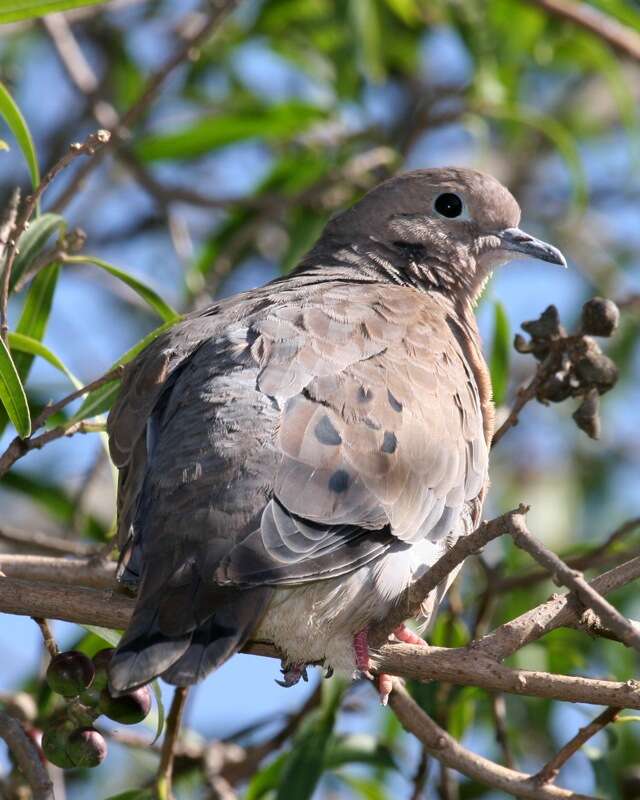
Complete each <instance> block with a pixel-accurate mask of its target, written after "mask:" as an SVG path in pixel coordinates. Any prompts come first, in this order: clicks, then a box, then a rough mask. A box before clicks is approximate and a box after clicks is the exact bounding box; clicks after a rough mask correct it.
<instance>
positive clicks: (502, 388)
mask: <svg viewBox="0 0 640 800" xmlns="http://www.w3.org/2000/svg"><path fill="white" fill-rule="evenodd" d="M510 354H511V333H510V327H509V318H508V317H507V312H506V310H505V307H504V305H503V304H502V303H501V302H500V301H496V302H495V303H494V306H493V341H492V342H491V356H490V358H489V371H490V373H491V385H492V386H493V401H494V403H495V404H496V405H497V406H500V405H502V404H503V403H504V401H505V399H506V396H507V387H508V385H509V358H510Z"/></svg>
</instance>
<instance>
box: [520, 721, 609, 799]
mask: <svg viewBox="0 0 640 800" xmlns="http://www.w3.org/2000/svg"><path fill="white" fill-rule="evenodd" d="M620 711H621V709H620V708H606V709H605V710H604V711H603V712H602V714H599V715H598V716H597V717H596V718H595V719H594V720H592V721H591V722H590V723H589V724H588V725H585V726H584V728H580V730H579V731H578V733H576V735H575V736H574V737H573V739H570V740H569V741H568V742H567V743H566V744H565V746H564V747H563V748H562V749H561V750H559V751H558V752H557V753H556V755H555V756H554V757H553V758H552V759H551V761H549V762H548V763H547V764H545V766H544V767H543V768H542V769H541V770H540V772H538V774H537V775H534V778H533V779H534V780H535V781H538V782H539V783H541V784H544V783H548V782H549V781H553V780H555V778H556V776H557V775H558V773H559V772H560V770H561V769H562V767H563V766H564V765H565V764H566V763H567V761H568V760H569V759H570V758H571V756H573V755H575V754H576V753H577V752H578V750H579V749H580V748H581V747H582V745H583V744H585V743H586V742H588V741H589V739H591V738H592V737H593V736H595V735H596V733H599V732H600V731H601V730H603V728H606V726H607V725H608V724H609V723H610V722H615V720H616V717H617V716H618V714H619V713H620Z"/></svg>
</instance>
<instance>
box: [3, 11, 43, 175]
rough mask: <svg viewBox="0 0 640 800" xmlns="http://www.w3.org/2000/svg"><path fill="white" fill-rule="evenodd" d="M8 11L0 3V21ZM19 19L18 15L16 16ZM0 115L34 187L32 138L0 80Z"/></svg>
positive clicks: (37, 172) (35, 164) (35, 166)
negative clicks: (19, 151)
mask: <svg viewBox="0 0 640 800" xmlns="http://www.w3.org/2000/svg"><path fill="white" fill-rule="evenodd" d="M25 4H26V2H25ZM18 5H20V3H19V2H13V3H11V7H13V6H18ZM7 13H10V11H9V10H8V9H7V5H6V3H3V4H2V8H1V9H0V22H9V19H5V16H6V15H7ZM17 19H20V17H17ZM0 115H2V117H3V118H4V120H5V122H6V123H7V125H8V126H9V129H10V130H11V133H12V134H13V135H14V136H15V138H16V141H17V142H18V145H19V147H20V149H21V150H22V154H23V155H24V158H25V161H26V162H27V166H28V167H29V174H30V175H31V183H32V185H33V187H34V189H35V187H36V186H37V185H38V184H39V183H40V170H39V169H38V158H37V156H36V148H35V147H34V144H33V139H32V137H31V133H30V132H29V128H28V127H27V123H26V122H25V119H24V117H23V116H22V112H21V111H20V109H19V108H18V106H17V104H16V102H15V100H14V99H13V97H11V95H10V94H9V91H8V90H7V87H6V86H5V85H4V84H3V83H1V82H0Z"/></svg>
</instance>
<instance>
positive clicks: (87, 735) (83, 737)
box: [67, 728, 107, 767]
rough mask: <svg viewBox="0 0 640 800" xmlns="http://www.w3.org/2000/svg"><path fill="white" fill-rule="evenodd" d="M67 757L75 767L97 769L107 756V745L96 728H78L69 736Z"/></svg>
mask: <svg viewBox="0 0 640 800" xmlns="http://www.w3.org/2000/svg"><path fill="white" fill-rule="evenodd" d="M67 755H68V756H69V759H70V760H71V763H72V764H73V766H74V767H97V766H98V764H101V763H102V762H103V761H104V760H105V758H106V756H107V743H106V742H105V740H104V736H103V735H102V734H101V733H99V732H98V731H97V730H96V729H95V728H78V729H76V730H75V731H73V733H72V734H71V735H70V736H69V740H68V742H67Z"/></svg>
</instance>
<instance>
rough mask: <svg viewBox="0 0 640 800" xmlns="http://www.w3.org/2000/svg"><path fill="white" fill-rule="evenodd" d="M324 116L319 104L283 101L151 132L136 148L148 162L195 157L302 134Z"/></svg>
mask: <svg viewBox="0 0 640 800" xmlns="http://www.w3.org/2000/svg"><path fill="white" fill-rule="evenodd" d="M324 117H325V113H324V112H323V111H322V110H321V109H319V108H317V107H316V106H310V105H305V104H303V103H294V102H292V103H284V104H282V105H277V106H267V107H264V108H256V109H251V110H249V111H247V112H244V113H238V114H221V115H220V116H217V117H208V118H206V119H202V120H199V121H198V122H195V123H193V124H192V125H189V126H188V127H186V128H182V129H181V130H178V131H174V132H172V133H158V134H151V135H149V136H146V137H144V138H143V139H140V140H139V141H138V143H137V144H136V147H135V150H136V153H137V155H138V156H139V157H140V158H142V159H143V160H145V161H157V160H160V159H167V158H196V157H197V156H201V155H204V154H205V153H208V152H210V151H211V150H215V149H216V148H218V147H223V146H224V145H228V144H231V143H232V142H239V141H242V140H244V139H252V138H260V139H263V140H265V141H272V140H276V139H284V138H287V137H289V136H293V135H294V134H296V133H301V132H302V131H304V130H306V129H307V128H308V127H309V126H310V125H312V124H313V123H314V122H317V121H318V120H321V119H323V118H324Z"/></svg>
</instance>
